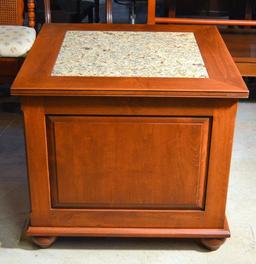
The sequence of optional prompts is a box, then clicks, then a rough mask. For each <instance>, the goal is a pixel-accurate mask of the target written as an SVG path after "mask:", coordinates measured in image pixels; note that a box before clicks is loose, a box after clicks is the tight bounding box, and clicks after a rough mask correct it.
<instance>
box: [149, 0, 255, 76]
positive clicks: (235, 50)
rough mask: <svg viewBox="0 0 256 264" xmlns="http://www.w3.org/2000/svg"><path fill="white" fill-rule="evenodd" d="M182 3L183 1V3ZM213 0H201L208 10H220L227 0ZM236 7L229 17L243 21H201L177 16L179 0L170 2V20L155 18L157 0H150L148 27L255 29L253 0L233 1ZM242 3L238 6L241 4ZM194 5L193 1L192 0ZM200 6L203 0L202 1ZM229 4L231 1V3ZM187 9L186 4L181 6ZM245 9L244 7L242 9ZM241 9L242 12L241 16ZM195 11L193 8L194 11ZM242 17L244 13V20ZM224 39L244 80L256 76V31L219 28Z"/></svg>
mask: <svg viewBox="0 0 256 264" xmlns="http://www.w3.org/2000/svg"><path fill="white" fill-rule="evenodd" d="M181 2H182V1H181ZM220 2H221V1H217V0H210V1H202V3H204V4H206V3H208V8H209V10H217V9H218V8H220V6H221V5H223V4H226V5H227V3H225V2H226V1H223V2H222V3H220ZM232 2H233V5H237V7H238V8H236V9H235V12H231V14H230V18H234V17H236V16H237V15H238V17H239V18H241V19H240V20H233V19H213V18H211V17H210V19H202V18H194V17H193V18H184V17H180V18H177V17H176V8H177V4H178V2H177V1H176V0H170V1H169V17H156V0H148V24H155V23H164V24H166V23H169V24H191V25H195V24H197V25H218V26H243V27H252V26H256V21H255V20H252V18H253V10H254V8H255V3H254V1H251V0H246V1H236V0H233V1H232ZM238 2H239V3H238ZM193 4H195V3H194V1H193ZM199 4H200V1H199ZM229 4H230V2H229ZM182 7H183V8H184V5H183V6H182ZM243 7H244V8H243ZM239 8H240V12H241V10H242V12H241V13H239ZM192 10H193V9H192ZM241 14H244V17H242V15H241ZM220 31H221V34H222V36H223V39H224V41H225V43H226V45H227V47H228V48H229V51H230V53H231V55H232V57H233V59H234V61H235V62H236V64H237V67H238V68H239V70H240V73H241V75H242V76H244V77H255V76H256V54H255V49H256V34H255V33H256V30H255V29H241V28H240V29H229V28H228V29H220Z"/></svg>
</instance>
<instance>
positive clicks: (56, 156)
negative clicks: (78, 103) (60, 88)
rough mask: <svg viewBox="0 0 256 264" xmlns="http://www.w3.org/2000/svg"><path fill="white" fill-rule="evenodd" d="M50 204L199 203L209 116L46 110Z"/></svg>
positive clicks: (189, 205)
mask: <svg viewBox="0 0 256 264" xmlns="http://www.w3.org/2000/svg"><path fill="white" fill-rule="evenodd" d="M47 123H48V126H47V129H48V139H50V141H49V142H48V145H49V156H50V158H49V159H50V163H52V164H51V165H50V168H52V170H50V174H51V186H52V189H51V193H52V202H53V205H52V206H53V207H54V208H58V207H63V208H79V207H80V208H109V209H111V208H128V209H136V208H137V209H146V208H148V209H164V208H165V209H200V210H203V209H204V199H205V183H206V178H207V164H208V149H209V144H208V143H209V142H208V140H209V139H210V138H209V132H210V131H209V127H210V120H209V118H191V117H189V118H186V117H180V118H176V117H170V116H165V117H150V116H148V117H144V116H128V117H122V116H72V115H71V116H48V117H47Z"/></svg>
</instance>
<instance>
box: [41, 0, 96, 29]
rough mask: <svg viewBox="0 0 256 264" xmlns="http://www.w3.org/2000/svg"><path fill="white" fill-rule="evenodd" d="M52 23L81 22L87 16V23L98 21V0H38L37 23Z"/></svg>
mask: <svg viewBox="0 0 256 264" xmlns="http://www.w3.org/2000/svg"><path fill="white" fill-rule="evenodd" d="M45 14H46V20H45V22H47V23H49V22H53V23H81V22H82V21H83V20H84V19H85V18H86V17H88V22H89V23H94V22H96V23H98V22H99V21H100V16H99V0H94V1H82V0H65V1H60V0H38V5H37V18H38V22H39V24H43V23H44V19H45Z"/></svg>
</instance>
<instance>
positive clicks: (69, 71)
mask: <svg viewBox="0 0 256 264" xmlns="http://www.w3.org/2000/svg"><path fill="white" fill-rule="evenodd" d="M52 76H87V77H88V76H99V77H100V76H102V77H169V78H175V77H176V78H180V77H182V78H208V73H207V70H206V67H205V65H204V61H203V59H202V56H201V53H200V50H199V47H198V45H197V42H196V39H195V36H194V33H192V32H185V33H183V32H125V31H103V32H102V31H67V32H66V35H65V38H64V41H63V43H62V47H61V49H60V52H59V55H58V58H57V60H56V63H55V66H54V68H53V71H52Z"/></svg>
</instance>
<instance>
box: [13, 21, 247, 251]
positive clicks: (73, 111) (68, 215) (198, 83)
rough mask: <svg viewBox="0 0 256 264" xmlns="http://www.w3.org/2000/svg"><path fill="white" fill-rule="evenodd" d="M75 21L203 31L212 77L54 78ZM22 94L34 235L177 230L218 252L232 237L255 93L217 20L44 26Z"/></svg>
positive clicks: (19, 82)
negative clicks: (239, 115) (241, 150)
mask: <svg viewBox="0 0 256 264" xmlns="http://www.w3.org/2000/svg"><path fill="white" fill-rule="evenodd" d="M77 30H79V31H128V32H131V31H132V32H144V31H146V32H194V35H195V38H196V41H197V43H198V46H199V49H200V52H201V55H202V58H203V61H204V64H205V67H206V69H207V72H208V75H209V77H208V78H189V77H186V78H180V77H179V78H175V77H174V78H168V77H143V76H135V77H124V76H122V77H120V76H119V77H113V76H112V77H109V76H108V77H106V76H94V77H85V76H77V77H76V76H53V75H52V74H51V73H52V70H53V67H54V65H55V61H56V58H57V55H58V53H59V50H60V47H61V44H62V41H63V38H64V36H65V33H66V32H67V31H77ZM100 44H101V43H99V45H100ZM47 47H49V48H47ZM82 59H83V60H85V61H86V57H83V58H82ZM110 63H111V62H110ZM152 63H153V62H152ZM124 64H125V62H124ZM12 94H13V95H17V96H20V97H21V99H22V109H23V112H24V124H25V137H26V149H27V165H28V175H29V188H30V199H31V215H30V225H29V228H28V230H27V234H28V235H29V236H32V237H33V240H34V242H35V243H37V244H38V245H39V246H41V247H47V246H50V245H51V244H52V243H53V242H54V241H55V238H56V237H58V236H122V237H176V238H200V239H201V242H202V243H203V244H204V245H205V246H206V247H208V248H209V249H211V250H214V249H217V248H218V247H219V246H220V245H221V244H222V243H223V242H224V240H225V238H227V237H229V236H230V232H229V229H228V225H227V221H226V219H225V206H226V196H227V186H228V176H229V167H230V160H231V150H232V141H233V131H234V124H235V116H236V109H237V101H238V99H239V98H246V97H247V96H248V91H247V88H246V86H245V84H244V83H243V80H242V78H241V76H240V74H239V71H238V69H237V68H236V66H235V64H234V62H233V60H232V58H231V56H230V54H229V53H228V51H227V48H226V47H225V44H224V42H223V40H222V39H221V36H220V35H219V33H218V31H217V29H216V28H215V27H211V26H167V25H166V26H165V25H161V26H159V25H156V26H149V25H72V24H63V25H61V24H49V25H45V26H44V27H43V29H42V31H41V32H40V34H39V36H38V38H37V41H36V43H35V45H34V47H33V49H32V51H31V52H30V54H29V55H28V57H27V59H26V61H25V63H24V65H23V67H22V69H21V71H20V73H19V74H18V77H17V79H16V80H15V82H14V84H13V87H12Z"/></svg>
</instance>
